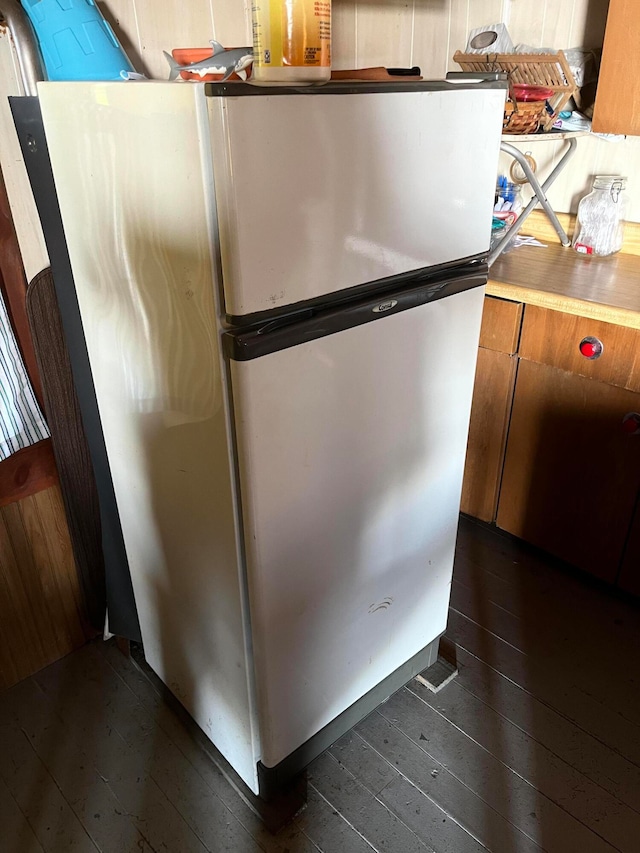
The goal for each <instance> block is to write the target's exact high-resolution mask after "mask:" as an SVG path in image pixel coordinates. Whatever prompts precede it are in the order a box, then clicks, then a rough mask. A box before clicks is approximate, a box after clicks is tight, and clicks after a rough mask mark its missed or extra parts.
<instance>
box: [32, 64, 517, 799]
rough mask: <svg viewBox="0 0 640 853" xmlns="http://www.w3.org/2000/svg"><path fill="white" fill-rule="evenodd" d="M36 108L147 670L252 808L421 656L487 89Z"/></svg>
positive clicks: (475, 291) (428, 620)
mask: <svg viewBox="0 0 640 853" xmlns="http://www.w3.org/2000/svg"><path fill="white" fill-rule="evenodd" d="M39 98H40V105H41V109H42V116H43V122H44V129H45V133H46V141H47V145H48V148H49V155H50V159H51V165H52V170H53V176H54V179H55V186H56V190H57V196H58V200H59V205H60V212H61V216H62V222H63V225H64V232H65V236H66V242H67V247H68V255H69V259H70V262H71V264H70V266H71V270H72V273H73V284H74V287H75V293H76V295H77V302H78V306H79V312H80V317H81V320H82V327H83V332H84V338H85V342H86V351H87V354H88V360H89V365H90V370H91V375H92V382H93V393H94V395H95V400H96V401H97V409H98V412H99V417H100V422H101V429H102V434H103V438H104V446H105V448H106V457H107V459H108V474H109V476H110V477H111V481H112V484H113V493H114V495H115V505H116V509H117V516H118V519H119V524H120V526H121V531H122V537H123V541H124V547H125V550H126V563H127V571H128V572H129V573H130V577H131V584H132V587H133V592H134V596H135V607H136V609H137V616H138V620H139V626H140V633H141V637H142V641H143V646H144V654H145V657H146V660H147V661H148V663H149V664H150V666H151V667H152V668H153V669H154V670H155V672H156V673H157V674H158V675H159V677H160V678H161V679H162V680H163V681H164V683H165V684H166V685H167V686H168V687H169V689H170V690H171V691H172V692H173V694H174V695H175V696H176V697H177V698H178V699H179V700H180V701H181V702H182V704H183V705H184V706H185V707H186V709H187V710H188V711H189V713H190V714H191V715H192V717H193V718H194V719H195V720H196V722H197V723H198V725H199V726H200V727H201V729H202V730H203V731H204V732H205V734H206V735H207V736H208V737H209V738H210V740H211V741H212V742H213V743H214V744H215V746H216V747H217V748H218V749H219V750H220V751H221V753H222V754H223V755H224V757H225V758H226V759H227V760H228V761H229V762H230V764H231V765H232V767H233V768H234V769H235V770H236V771H237V773H238V774H239V775H240V777H241V778H242V779H243V780H244V782H245V783H246V784H247V785H248V786H249V787H250V788H251V789H252V790H253V791H254V792H255V793H258V794H261V795H263V796H268V795H269V793H270V792H271V791H272V790H274V789H277V788H278V786H279V785H281V784H284V783H286V781H287V780H288V779H290V778H291V777H292V776H293V775H294V774H296V773H297V772H298V771H300V770H301V769H302V768H303V767H304V766H305V765H306V764H307V763H308V761H309V760H311V758H313V757H314V756H315V755H317V754H319V753H320V752H321V751H322V750H323V749H324V748H326V747H327V746H328V745H329V744H330V743H331V742H332V741H333V740H335V739H336V738H337V737H339V736H340V735H341V734H342V733H343V732H344V731H346V730H347V729H348V728H350V727H351V726H352V725H353V724H354V723H355V722H356V721H357V720H359V719H360V718H361V717H362V716H364V715H365V714H366V713H368V712H369V711H371V710H372V709H373V708H374V707H376V705H377V704H379V703H380V702H381V701H383V700H384V699H385V698H386V697H388V696H389V695H390V693H391V692H393V691H394V690H396V689H398V688H399V687H400V686H402V685H403V684H404V683H406V682H407V681H408V680H409V679H410V678H411V677H413V676H414V675H415V674H416V673H417V672H419V671H421V670H423V669H425V668H426V667H428V666H429V665H430V664H431V663H433V662H434V661H435V658H436V655H437V643H438V638H439V637H440V635H441V634H442V632H443V631H444V629H445V626H446V621H447V608H448V602H449V590H450V584H451V575H452V566H453V556H454V547H455V539H456V529H457V522H458V511H459V503H460V492H461V484H462V474H463V465H464V458H465V447H466V440H467V431H468V423H469V411H470V406H471V396H472V388H473V381H474V372H475V364H476V352H477V345H478V336H479V329H480V320H481V313H482V304H483V294H484V286H483V285H484V284H485V282H486V265H485V260H486V255H487V252H488V249H489V239H490V231H491V216H492V209H493V199H494V189H495V180H496V171H497V164H498V150H499V141H500V133H501V126H502V115H503V109H504V99H505V93H504V88H503V86H502V85H501V84H496V83H482V84H478V83H466V84H448V83H445V82H442V81H438V82H425V83H408V84H402V85H389V84H385V85H368V84H329V85H327V86H325V87H319V88H317V89H306V90H304V89H277V90H275V89H274V90H271V89H264V88H260V89H258V88H252V87H251V86H247V85H243V84H227V85H200V84H196V85H192V84H165V83H44V84H41V85H40V86H39ZM54 273H55V269H54ZM115 606H116V605H115V604H114V605H112V607H115Z"/></svg>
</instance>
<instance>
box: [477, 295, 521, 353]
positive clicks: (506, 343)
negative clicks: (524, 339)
mask: <svg viewBox="0 0 640 853" xmlns="http://www.w3.org/2000/svg"><path fill="white" fill-rule="evenodd" d="M522 309H523V306H522V304H521V303H519V302H509V301H508V300H506V299H496V298H494V297H492V296H487V297H485V300H484V310H483V312H482V326H481V328H480V346H481V347H484V348H485V349H492V350H497V351H498V352H506V353H508V354H509V355H511V354H513V353H514V352H515V351H516V350H517V349H518V340H519V338H520V326H521V324H522Z"/></svg>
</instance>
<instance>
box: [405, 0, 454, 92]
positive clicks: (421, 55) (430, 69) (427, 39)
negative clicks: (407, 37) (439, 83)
mask: <svg viewBox="0 0 640 853" xmlns="http://www.w3.org/2000/svg"><path fill="white" fill-rule="evenodd" d="M450 23H451V8H450V5H449V3H448V2H445V3H434V4H431V3H422V2H420V0H418V2H416V3H415V6H414V24H413V51H412V60H411V64H412V65H419V66H420V68H421V70H422V76H423V77H426V78H427V79H429V78H432V79H441V78H443V77H444V76H445V75H446V73H447V69H448V65H449V53H450V50H449V25H450Z"/></svg>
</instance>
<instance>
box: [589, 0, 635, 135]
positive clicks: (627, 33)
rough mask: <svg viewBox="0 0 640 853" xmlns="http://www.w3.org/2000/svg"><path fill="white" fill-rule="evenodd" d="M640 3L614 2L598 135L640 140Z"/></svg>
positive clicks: (595, 122) (599, 93)
mask: <svg viewBox="0 0 640 853" xmlns="http://www.w3.org/2000/svg"><path fill="white" fill-rule="evenodd" d="M639 44H640V3H638V0H611V1H610V4H609V14H608V17H607V29H606V31H605V37H604V46H603V49H602V62H601V66H600V75H599V79H598V90H597V93H596V103H595V110H594V115H593V130H594V132H596V133H622V134H630V135H631V136H640V50H638V45H639Z"/></svg>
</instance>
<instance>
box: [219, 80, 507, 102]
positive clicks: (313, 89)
mask: <svg viewBox="0 0 640 853" xmlns="http://www.w3.org/2000/svg"><path fill="white" fill-rule="evenodd" d="M460 89H504V90H506V89H507V84H506V82H504V81H502V80H481V81H478V82H474V81H473V80H470V81H468V82H466V83H465V82H462V83H448V82H447V81H446V80H416V81H414V82H411V80H410V78H408V79H407V82H406V83H405V82H403V81H401V80H398V81H393V82H389V83H379V82H377V81H375V82H369V81H367V80H363V81H349V80H332V81H331V82H329V83H322V84H320V85H317V86H313V85H312V86H295V85H292V86H257V85H256V84H255V83H254V84H252V83H205V87H204V93H205V95H207V97H209V98H242V97H255V96H256V95H258V96H259V95H270V96H275V95H369V94H376V93H379V92H389V93H390V92H450V91H457V90H460Z"/></svg>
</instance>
